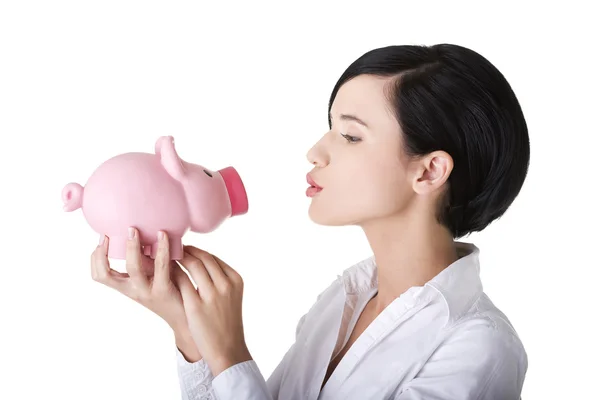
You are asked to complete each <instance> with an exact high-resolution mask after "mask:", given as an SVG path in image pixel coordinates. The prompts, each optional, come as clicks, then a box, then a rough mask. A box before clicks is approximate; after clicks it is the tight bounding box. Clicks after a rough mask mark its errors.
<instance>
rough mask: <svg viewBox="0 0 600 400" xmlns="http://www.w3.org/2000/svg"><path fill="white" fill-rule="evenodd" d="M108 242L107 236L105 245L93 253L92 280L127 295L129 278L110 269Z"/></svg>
mask: <svg viewBox="0 0 600 400" xmlns="http://www.w3.org/2000/svg"><path fill="white" fill-rule="evenodd" d="M108 241H109V239H108V237H106V236H105V237H104V241H103V243H101V244H99V245H98V247H96V250H94V252H93V253H92V256H91V272H92V279H93V280H95V281H96V282H100V283H102V284H104V285H106V286H108V287H111V288H113V289H116V290H118V291H119V292H121V293H123V294H126V295H127V292H128V287H127V279H128V278H129V276H128V275H127V274H124V273H122V272H118V271H115V270H114V269H112V268H111V267H110V264H109V261H108Z"/></svg>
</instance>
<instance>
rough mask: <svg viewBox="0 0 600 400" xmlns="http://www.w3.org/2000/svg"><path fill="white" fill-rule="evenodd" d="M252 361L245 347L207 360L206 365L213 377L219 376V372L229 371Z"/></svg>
mask: <svg viewBox="0 0 600 400" xmlns="http://www.w3.org/2000/svg"><path fill="white" fill-rule="evenodd" d="M250 360H252V355H251V354H250V351H249V350H248V348H247V347H245V346H244V347H243V348H240V349H239V350H236V351H232V352H229V353H228V354H224V355H222V356H220V357H218V358H214V359H212V360H210V361H209V360H207V364H208V366H209V368H210V370H211V372H212V374H213V376H217V375H219V374H220V373H221V372H223V371H225V370H226V369H229V368H230V367H232V366H234V365H236V364H240V363H243V362H246V361H250Z"/></svg>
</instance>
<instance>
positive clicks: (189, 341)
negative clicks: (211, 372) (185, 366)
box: [173, 329, 202, 363]
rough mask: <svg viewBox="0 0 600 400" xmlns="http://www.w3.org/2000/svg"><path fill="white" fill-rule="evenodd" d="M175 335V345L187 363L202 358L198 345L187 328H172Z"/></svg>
mask: <svg viewBox="0 0 600 400" xmlns="http://www.w3.org/2000/svg"><path fill="white" fill-rule="evenodd" d="M173 335H174V337H175V345H176V346H177V349H178V350H179V351H180V352H181V354H182V355H183V358H185V360H186V361H187V362H189V363H195V362H197V361H200V360H201V359H202V355H201V354H200V352H199V351H198V347H197V346H196V343H195V342H194V339H193V337H192V335H191V333H190V332H189V329H173Z"/></svg>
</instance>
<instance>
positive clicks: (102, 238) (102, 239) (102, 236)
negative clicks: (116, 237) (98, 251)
mask: <svg viewBox="0 0 600 400" xmlns="http://www.w3.org/2000/svg"><path fill="white" fill-rule="evenodd" d="M104 238H105V236H104V235H100V240H99V241H98V244H104Z"/></svg>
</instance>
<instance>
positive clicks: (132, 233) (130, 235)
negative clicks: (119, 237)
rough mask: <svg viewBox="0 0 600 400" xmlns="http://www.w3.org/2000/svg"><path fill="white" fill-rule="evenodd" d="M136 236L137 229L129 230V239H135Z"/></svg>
mask: <svg viewBox="0 0 600 400" xmlns="http://www.w3.org/2000/svg"><path fill="white" fill-rule="evenodd" d="M134 236H135V229H133V228H129V239H133V237H134Z"/></svg>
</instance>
